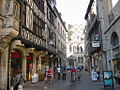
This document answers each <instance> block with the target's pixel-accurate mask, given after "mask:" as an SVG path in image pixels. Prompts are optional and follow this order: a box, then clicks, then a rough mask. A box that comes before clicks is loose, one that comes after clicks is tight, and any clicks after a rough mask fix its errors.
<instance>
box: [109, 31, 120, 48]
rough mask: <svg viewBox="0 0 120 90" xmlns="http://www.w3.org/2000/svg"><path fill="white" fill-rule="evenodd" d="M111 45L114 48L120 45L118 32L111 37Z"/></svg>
mask: <svg viewBox="0 0 120 90" xmlns="http://www.w3.org/2000/svg"><path fill="white" fill-rule="evenodd" d="M111 44H112V46H116V45H118V44H119V38H118V35H117V33H116V32H113V33H112V36H111Z"/></svg>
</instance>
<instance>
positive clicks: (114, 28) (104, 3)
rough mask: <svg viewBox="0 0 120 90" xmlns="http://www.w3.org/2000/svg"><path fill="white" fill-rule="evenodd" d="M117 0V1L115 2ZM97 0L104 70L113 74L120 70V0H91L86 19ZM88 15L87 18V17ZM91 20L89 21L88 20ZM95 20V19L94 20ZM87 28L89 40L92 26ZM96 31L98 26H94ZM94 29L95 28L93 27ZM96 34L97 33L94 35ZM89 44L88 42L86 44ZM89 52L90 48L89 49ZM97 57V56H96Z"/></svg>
mask: <svg viewBox="0 0 120 90" xmlns="http://www.w3.org/2000/svg"><path fill="white" fill-rule="evenodd" d="M115 1H116V2H115ZM94 2H96V11H97V13H96V16H97V20H98V26H99V31H100V32H99V34H100V37H97V38H99V41H100V43H101V46H100V51H101V61H102V66H101V68H103V69H101V70H102V71H103V70H112V71H113V74H114V75H116V73H117V72H118V71H119V70H120V62H119V56H120V55H119V39H120V36H119V33H120V30H119V29H120V27H119V24H120V1H119V0H90V3H89V6H88V9H87V13H86V16H85V19H88V17H89V15H91V14H90V12H91V9H92V8H91V7H92V5H93V3H94ZM86 17H87V18H86ZM87 22H89V21H87ZM92 22H93V21H92ZM88 25H89V24H87V27H86V28H87V29H86V42H89V40H88V38H87V36H88V35H89V34H90V33H89V32H88V31H89V29H91V27H88ZM94 29H95V32H96V30H97V28H94ZM92 30H93V28H92ZM93 36H95V35H93ZM89 38H90V36H89ZM86 46H87V44H86ZM87 51H88V52H89V50H87ZM95 57H96V56H95Z"/></svg>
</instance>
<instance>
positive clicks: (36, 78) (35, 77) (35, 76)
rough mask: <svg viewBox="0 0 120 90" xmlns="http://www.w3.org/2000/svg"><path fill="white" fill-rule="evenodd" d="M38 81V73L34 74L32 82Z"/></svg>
mask: <svg viewBox="0 0 120 90" xmlns="http://www.w3.org/2000/svg"><path fill="white" fill-rule="evenodd" d="M37 82H38V74H34V75H33V76H32V83H37Z"/></svg>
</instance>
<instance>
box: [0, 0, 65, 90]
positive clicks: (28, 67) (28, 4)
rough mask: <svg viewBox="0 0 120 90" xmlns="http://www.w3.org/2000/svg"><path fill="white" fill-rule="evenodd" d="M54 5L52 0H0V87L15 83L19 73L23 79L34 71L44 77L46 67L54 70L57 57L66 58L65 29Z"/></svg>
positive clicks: (29, 77)
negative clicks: (59, 27)
mask: <svg viewBox="0 0 120 90" xmlns="http://www.w3.org/2000/svg"><path fill="white" fill-rule="evenodd" d="M55 5H56V1H55V0H1V1H0V76H1V78H0V89H7V90H9V89H10V87H12V86H14V84H15V82H14V81H15V80H14V78H15V76H16V75H17V74H19V73H22V76H23V78H24V79H25V80H26V81H31V80H32V75H34V74H38V76H39V79H40V80H43V79H44V75H45V68H46V67H47V66H49V67H52V68H53V69H54V68H55V65H59V64H60V63H59V62H58V61H59V58H62V59H64V60H65V58H66V53H64V52H65V49H66V47H65V45H66V42H65V37H66V31H67V30H66V27H65V25H64V23H63V20H62V19H61V17H58V15H59V13H58V12H56V10H57V9H56V8H55ZM56 22H60V23H62V24H60V26H61V27H62V34H57V32H58V31H60V30H61V29H58V25H57V24H56ZM63 35H64V36H63ZM63 38H64V39H63ZM57 39H60V42H61V46H60V48H64V51H62V50H61V49H58V46H59V45H58V41H57ZM58 51H59V52H61V53H59V52H58Z"/></svg>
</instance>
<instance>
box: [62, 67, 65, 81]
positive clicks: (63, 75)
mask: <svg viewBox="0 0 120 90" xmlns="http://www.w3.org/2000/svg"><path fill="white" fill-rule="evenodd" d="M62 79H63V80H66V68H63V70H62Z"/></svg>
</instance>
